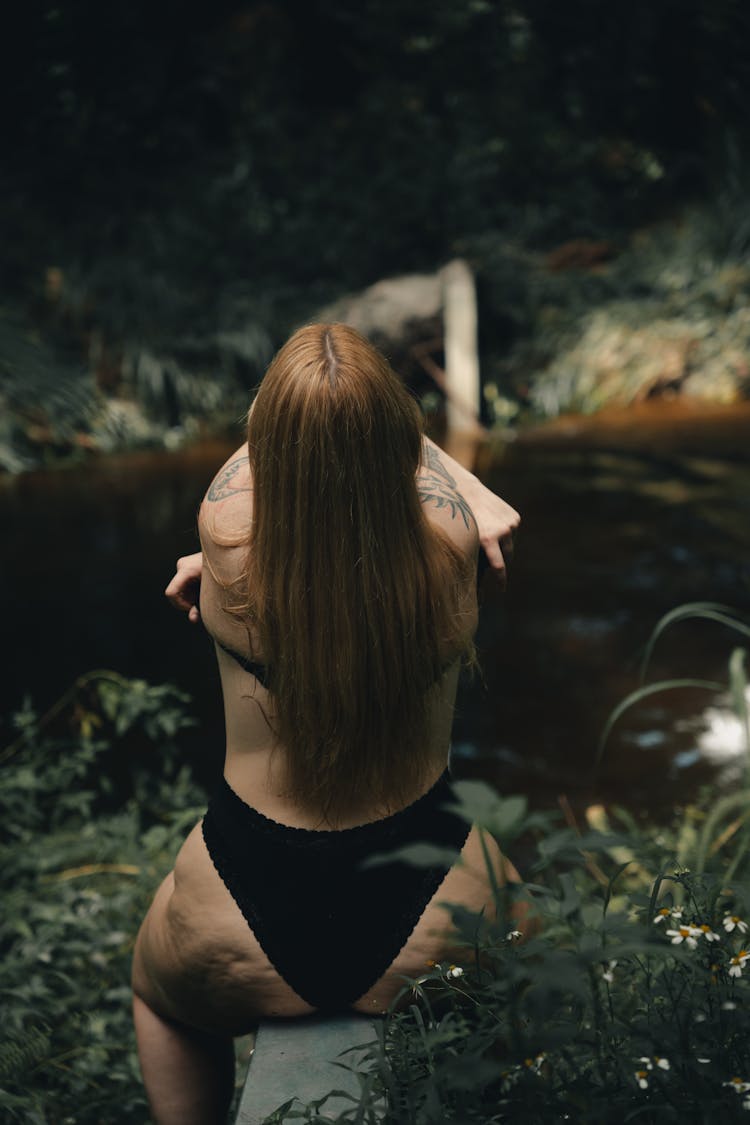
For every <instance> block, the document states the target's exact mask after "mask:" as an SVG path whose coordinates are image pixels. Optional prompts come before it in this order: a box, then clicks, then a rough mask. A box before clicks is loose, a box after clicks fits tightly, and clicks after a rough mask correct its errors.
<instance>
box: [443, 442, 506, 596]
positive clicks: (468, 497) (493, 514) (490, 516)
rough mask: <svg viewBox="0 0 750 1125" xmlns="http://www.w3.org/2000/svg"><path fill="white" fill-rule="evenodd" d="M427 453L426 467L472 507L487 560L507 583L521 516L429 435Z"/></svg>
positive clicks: (503, 581)
mask: <svg viewBox="0 0 750 1125" xmlns="http://www.w3.org/2000/svg"><path fill="white" fill-rule="evenodd" d="M423 456H424V465H425V468H427V469H430V470H431V471H432V472H433V473H435V474H436V475H438V476H442V477H443V478H444V480H445V481H446V482H447V483H448V484H449V485H450V486H451V487H452V488H455V489H456V490H457V491H458V492H459V493H460V494H461V495H462V496H463V498H464V500H465V501H466V503H467V504H468V505H469V507H470V508H471V510H472V512H473V513H474V519H475V520H476V521H477V528H478V530H479V542H480V543H481V545H482V549H483V550H484V553H485V555H486V556H487V561H488V562H489V564H490V566H491V567H492V570H493V571H494V573H495V574H496V575H497V577H498V578H499V579H500V581H501V583H502V584H503V585H504V584H505V581H506V563H507V562H508V561H509V560H510V557H511V556H512V554H513V532H514V531H515V530H516V528H517V527H518V525H519V524H520V522H521V517H520V515H519V514H518V512H517V511H516V510H515V508H511V506H510V504H506V502H505V501H504V500H502V499H501V498H500V497H499V496H496V495H495V493H494V492H491V491H490V489H489V488H487V487H486V486H485V485H483V484H482V482H481V481H480V480H477V478H476V477H475V476H474V474H473V473H470V472H469V471H468V469H464V467H463V466H462V465H459V463H458V461H455V460H454V459H453V458H452V457H450V456H449V455H448V454H447V453H446V452H445V451H444V450H442V449H440V448H439V447H438V446H437V445H435V443H434V441H431V440H430V439H429V438H428V437H425V438H424V449H423Z"/></svg>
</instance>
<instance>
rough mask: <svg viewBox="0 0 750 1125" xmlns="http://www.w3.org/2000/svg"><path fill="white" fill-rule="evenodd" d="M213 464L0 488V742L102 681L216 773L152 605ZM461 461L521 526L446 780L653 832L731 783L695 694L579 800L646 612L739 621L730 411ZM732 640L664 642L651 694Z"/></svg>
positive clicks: (620, 421) (649, 724)
mask: <svg viewBox="0 0 750 1125" xmlns="http://www.w3.org/2000/svg"><path fill="white" fill-rule="evenodd" d="M230 448H231V447H230V446H229V445H226V446H223V445H219V444H216V445H211V446H205V447H201V448H198V449H193V450H190V451H184V452H179V453H174V454H166V453H148V454H132V455H128V456H122V457H112V458H109V459H108V460H103V461H101V462H95V463H89V464H87V465H86V466H84V467H80V468H70V469H65V470H58V471H54V472H53V471H50V472H38V473H33V474H28V475H26V476H22V477H18V478H4V479H3V480H2V481H0V506H1V507H2V518H3V527H4V529H5V534H4V535H3V540H2V547H1V548H0V559H2V573H3V582H2V587H1V592H0V611H1V612H2V620H3V624H4V630H3V631H4V635H5V637H6V642H7V643H6V645H5V661H4V669H5V670H4V676H3V682H2V689H1V690H2V712H3V715H4V716H5V717H6V727H5V729H4V730H3V735H4V736H5V735H7V733H8V732H7V717H8V716H9V714H10V712H11V711H12V710H13V709H14V708H16V707H17V706H18V705H19V704H20V702H21V700H22V698H23V697H24V695H30V696H31V698H32V699H33V702H34V703H35V705H36V706H37V708H38V709H44V708H45V707H46V706H48V705H49V704H50V703H51V702H53V701H54V699H55V698H57V696H59V695H60V694H61V693H62V692H63V691H64V690H65V688H66V687H68V686H69V684H70V683H71V682H72V681H73V680H74V679H75V677H76V676H77V675H79V674H80V673H82V672H84V671H88V670H89V669H91V668H95V667H111V668H115V669H117V670H118V671H121V672H123V673H125V674H128V675H134V676H139V677H143V678H147V679H150V680H152V681H154V682H163V681H172V682H174V683H177V684H179V685H180V686H182V687H184V688H185V689H186V690H187V691H189V692H190V694H191V695H192V696H193V700H194V704H193V705H194V709H195V712H196V714H197V716H198V718H199V720H200V725H199V728H198V731H197V733H196V735H195V736H193V738H192V740H191V743H190V745H189V746H188V747H187V748H186V752H188V753H190V755H191V757H192V758H193V759H194V760H195V761H196V764H197V765H198V766H199V768H200V771H201V773H202V774H203V775H204V776H207V777H208V776H210V774H211V773H213V772H214V771H218V770H220V768H221V749H222V747H221V743H222V726H221V709H220V706H219V702H218V693H217V675H216V671H215V668H214V659H213V654H212V651H211V648H210V645H209V644H208V643H207V640H206V638H205V635H203V634H202V633H201V631H200V630H199V629H195V628H192V627H189V626H188V625H187V623H186V622H185V621H184V620H183V619H182V618H181V616H180V615H178V614H176V613H175V612H174V611H173V610H171V609H170V607H169V606H168V605H167V603H166V601H165V599H164V598H163V596H162V590H163V587H164V585H165V583H166V581H167V580H168V579H169V577H170V576H171V574H172V570H173V563H174V560H175V558H176V557H177V556H178V555H180V554H185V553H188V552H190V551H191V550H193V549H194V548H195V544H196V535H195V530H194V526H195V513H196V510H197V506H198V503H199V501H200V498H201V496H202V494H203V491H204V489H205V487H206V484H207V482H208V481H209V480H210V478H211V476H212V474H213V472H214V470H215V469H216V467H217V466H218V465H219V464H220V463H221V462H222V460H223V459H224V457H225V456H226V454H227V453H228V452H229V451H230ZM480 462H483V463H484V464H483V467H482V474H483V476H484V477H485V479H487V480H488V482H489V483H491V484H492V486H493V487H494V488H495V489H496V490H497V491H499V492H500V493H501V494H502V495H504V496H505V497H506V498H507V499H508V500H509V501H510V502H511V503H513V504H514V506H516V507H517V508H518V509H519V510H520V511H521V512H522V514H523V517H524V523H523V529H522V534H521V535H519V537H518V542H517V550H516V557H515V561H514V565H513V570H512V575H511V582H510V585H509V589H508V593H507V595H506V596H501V595H498V594H497V593H492V592H490V593H488V595H487V596H486V598H485V604H484V608H483V619H482V624H481V628H480V634H479V647H480V656H481V662H482V667H483V672H484V684H482V683H481V682H480V681H479V680H475V681H474V682H473V683H471V684H466V685H464V687H463V689H462V692H461V695H460V699H459V705H458V714H457V717H456V724H455V754H456V761H455V765H456V769H457V771H458V772H460V773H462V774H464V775H473V776H482V777H486V778H488V779H490V780H492V781H493V782H494V783H495V784H496V785H497V786H498V787H499V788H500V789H501V790H503V791H505V792H510V791H525V792H527V793H530V794H531V795H532V796H533V798H534V800H535V801H541V802H544V803H548V802H550V801H553V800H555V798H556V797H557V795H558V794H560V793H566V794H567V795H568V796H569V797H570V799H571V800H572V801H573V802H574V803H578V802H579V801H584V800H588V799H589V798H590V797H591V796H592V795H594V794H595V795H596V796H600V797H603V798H604V799H616V800H618V801H620V802H622V803H625V804H627V805H628V806H629V807H631V808H633V809H636V810H637V809H641V808H642V809H648V810H650V811H651V812H652V813H657V814H658V813H659V812H661V811H664V810H666V809H667V808H668V807H669V806H671V805H672V804H673V803H675V802H676V801H681V800H685V799H687V798H688V797H689V796H690V795H691V794H692V793H694V792H695V790H696V788H697V787H698V785H700V784H702V783H704V782H707V781H713V782H714V783H716V784H726V783H730V784H731V782H732V777H733V774H732V771H733V770H734V771H735V772H736V769H737V758H736V756H733V754H736V748H737V746H738V745H739V743H738V735H737V730H736V729H735V728H734V727H733V725H732V719H731V714H730V712H729V710H728V705H727V703H726V701H724V700H723V699H722V698H721V697H717V696H711V695H710V694H708V693H706V692H701V691H697V690H690V691H687V690H683V691H679V692H674V693H668V694H662V695H659V696H654V697H651V698H650V699H649V700H648V701H646V702H644V704H642V705H640V706H639V707H638V708H637V709H635V710H633V711H632V712H631V713H629V714H628V716H626V717H624V718H623V719H622V720H621V722H620V723H619V724H618V727H617V728H616V731H615V733H614V735H613V737H612V739H611V741H610V744H609V746H608V749H607V753H606V757H605V762H604V767H603V770H602V772H601V774H600V776H599V778H598V780H597V781H596V784H595V785H594V782H593V774H592V762H593V756H594V750H595V746H596V742H597V739H598V736H599V733H600V731H601V729H602V726H603V724H604V722H605V720H606V717H607V715H608V713H609V712H610V710H611V709H612V707H613V706H614V705H615V704H616V703H617V702H618V701H619V700H620V699H621V698H622V697H623V696H624V695H626V694H627V693H628V692H629V691H631V690H632V689H633V688H634V687H635V686H636V683H637V674H636V670H637V662H638V657H639V655H640V652H641V650H642V647H643V644H644V642H645V641H646V639H647V637H648V635H649V632H650V630H651V628H652V626H653V625H654V623H655V622H656V621H657V619H658V618H659V616H660V615H661V614H663V613H664V612H666V611H667V610H669V609H671V608H673V607H674V606H676V605H678V604H680V603H682V602H688V601H704V600H711V601H717V602H723V603H726V604H728V605H732V606H735V607H737V609H739V610H741V611H744V613H745V614H746V615H747V613H748V611H750V406H748V407H747V408H746V407H744V406H743V407H735V408H732V409H713V410H711V411H710V412H709V411H706V410H705V408H704V409H702V410H700V411H698V410H696V409H695V408H692V409H691V408H689V407H685V406H683V405H681V404H675V405H674V406H669V404H654V405H650V404H646V405H644V406H643V407H641V408H639V409H637V410H634V411H629V412H627V413H623V412H621V413H611V414H606V415H599V416H597V417H596V418H595V419H588V420H586V419H578V420H576V419H566V420H562V421H560V422H559V423H556V424H555V425H553V426H551V427H547V428H545V429H544V430H541V431H535V432H533V433H527V434H525V435H524V436H523V437H522V438H521V439H520V440H517V441H516V442H514V443H513V444H512V445H509V446H506V447H505V449H504V450H502V451H500V452H499V453H496V454H494V455H493V456H490V455H489V454H488V453H487V451H482V452H481V453H480ZM737 643H739V639H738V638H734V636H733V635H732V634H731V633H730V632H729V630H727V629H726V628H723V627H721V626H719V625H715V624H711V623H707V622H700V621H699V622H692V623H690V622H688V623H684V624H680V625H677V626H675V627H674V628H673V629H672V631H670V632H669V633H667V635H666V636H665V637H664V638H663V639H662V640H661V641H660V643H659V645H658V646H657V650H656V654H655V660H654V663H653V667H652V676H653V677H654V678H657V677H673V676H690V677H707V678H716V679H723V680H725V679H726V665H727V660H728V657H729V653H730V651H731V648H732V647H733V646H734V645H735V644H737ZM733 748H734V749H733Z"/></svg>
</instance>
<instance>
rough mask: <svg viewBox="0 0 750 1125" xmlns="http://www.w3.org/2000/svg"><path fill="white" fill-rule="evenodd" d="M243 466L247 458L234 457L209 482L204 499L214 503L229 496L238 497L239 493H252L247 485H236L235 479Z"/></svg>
mask: <svg viewBox="0 0 750 1125" xmlns="http://www.w3.org/2000/svg"><path fill="white" fill-rule="evenodd" d="M243 465H245V466H246V465H247V457H235V459H234V461H230V462H229V464H228V465H225V466H224V468H223V469H220V470H219V472H218V473H217V474H216V476H215V477H214V479H213V480H212V481H211V484H210V486H209V489H208V492H207V493H206V499H207V500H210V501H211V502H212V503H215V502H216V501H217V500H226V499H227V498H228V497H230V496H239V494H240V493H241V492H252V488H250V487H249V485H238V484H237V483H236V479H235V478H236V477H237V474H238V473H239V471H240V469H241V468H242V467H243Z"/></svg>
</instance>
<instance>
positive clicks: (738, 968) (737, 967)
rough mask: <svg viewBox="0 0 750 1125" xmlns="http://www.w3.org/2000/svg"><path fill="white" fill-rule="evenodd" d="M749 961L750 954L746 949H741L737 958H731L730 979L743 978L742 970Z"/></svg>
mask: <svg viewBox="0 0 750 1125" xmlns="http://www.w3.org/2000/svg"><path fill="white" fill-rule="evenodd" d="M748 959H750V953H748V952H747V950H746V949H741V950H740V951H739V953H738V954H737V956H736V957H732V958H730V961H729V975H730V977H741V976H742V970H743V969H744V968H745V965H746V964H747V961H748Z"/></svg>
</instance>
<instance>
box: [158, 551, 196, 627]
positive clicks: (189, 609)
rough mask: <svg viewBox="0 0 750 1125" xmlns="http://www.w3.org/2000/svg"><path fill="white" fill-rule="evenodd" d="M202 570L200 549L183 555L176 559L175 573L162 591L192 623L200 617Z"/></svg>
mask: <svg viewBox="0 0 750 1125" xmlns="http://www.w3.org/2000/svg"><path fill="white" fill-rule="evenodd" d="M202 570H203V554H202V552H201V551H198V552H197V553H196V554H194V555H183V557H182V558H181V559H178V560H177V573H176V574H175V576H174V578H173V579H172V581H171V582H170V583H169V585H168V586H167V588H166V590H165V591H164V593H165V594H166V596H167V597H168V598H169V600H170V602H171V603H172V605H173V606H174V607H175V609H179V610H180V611H181V612H182V613H187V615H188V621H191V622H192V623H193V624H194V625H195V624H197V622H198V621H200V619H201V614H200V609H199V608H198V599H199V597H200V589H201V572H202Z"/></svg>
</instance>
